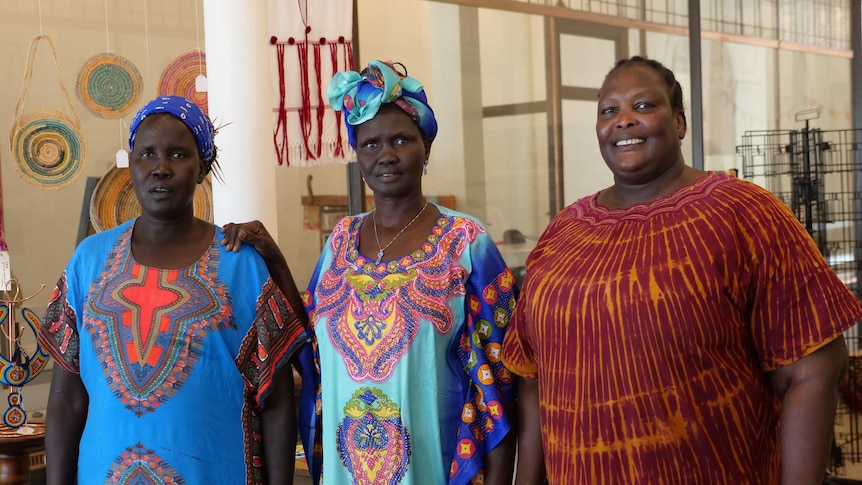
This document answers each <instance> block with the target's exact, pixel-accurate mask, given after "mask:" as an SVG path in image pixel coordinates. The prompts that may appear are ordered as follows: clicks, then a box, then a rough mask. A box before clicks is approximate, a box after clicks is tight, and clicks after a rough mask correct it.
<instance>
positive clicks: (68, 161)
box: [9, 110, 87, 189]
mask: <svg viewBox="0 0 862 485" xmlns="http://www.w3.org/2000/svg"><path fill="white" fill-rule="evenodd" d="M76 121H77V120H73V119H71V118H69V117H68V116H67V115H66V114H65V113H62V112H60V111H54V110H38V111H33V112H30V113H27V114H25V115H23V116H21V117H19V118H17V119H16V120H15V121H14V122H13V123H12V130H11V131H10V133H9V141H10V145H11V146H10V148H11V150H12V158H14V159H15V162H16V163H15V168H16V169H17V170H18V174H19V175H20V176H21V177H22V178H23V179H25V180H27V181H28V182H30V183H31V184H33V185H35V186H37V187H40V188H43V189H60V188H63V187H65V186H67V185H69V184H71V183H72V182H74V181H75V180H76V179H77V178H78V177H79V176H80V175H81V173H82V171H81V168H82V165H83V161H84V159H85V158H86V156H87V146H86V144H85V143H84V141H83V138H82V137H81V134H80V133H79V131H78V130H79V128H78V124H77V123H76Z"/></svg>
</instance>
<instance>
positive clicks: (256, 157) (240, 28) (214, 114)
mask: <svg viewBox="0 0 862 485" xmlns="http://www.w3.org/2000/svg"><path fill="white" fill-rule="evenodd" d="M204 25H205V32H206V56H207V78H208V79H207V81H208V85H209V93H208V100H207V101H208V104H209V115H210V118H211V119H212V120H213V122H214V123H215V125H216V127H217V128H218V127H219V126H221V127H222V128H221V129H220V130H219V132H218V135H216V138H215V141H216V146H218V161H219V165H220V166H221V170H222V175H223V179H224V181H223V182H219V181H218V180H216V179H215V178H214V179H213V210H214V213H215V222H216V224H219V225H223V224H225V223H228V222H245V221H250V220H254V219H258V220H260V221H261V222H263V223H264V225H265V226H266V228H267V229H268V230H269V233H270V234H272V236H273V237H274V238H277V237H278V219H277V210H276V209H277V207H276V185H275V176H276V174H275V170H276V163H275V152H274V148H273V141H272V130H273V122H272V105H271V94H270V93H271V90H270V75H269V73H270V67H269V57H268V56H269V37H268V36H267V31H268V28H269V27H268V23H267V2H265V1H262V0H253V1H243V2H240V1H236V0H204Z"/></svg>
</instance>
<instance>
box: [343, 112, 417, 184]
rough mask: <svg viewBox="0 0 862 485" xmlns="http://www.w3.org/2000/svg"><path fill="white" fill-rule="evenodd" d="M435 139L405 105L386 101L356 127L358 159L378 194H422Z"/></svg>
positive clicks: (366, 177) (367, 178) (361, 168)
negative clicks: (370, 116)
mask: <svg viewBox="0 0 862 485" xmlns="http://www.w3.org/2000/svg"><path fill="white" fill-rule="evenodd" d="M430 153H431V141H430V140H427V139H425V138H423V136H422V132H421V131H420V130H419V126H418V125H417V124H416V123H415V122H414V121H413V120H412V119H410V117H409V116H407V113H405V112H404V111H402V110H401V108H399V107H397V106H395V105H391V104H384V105H383V106H381V107H380V111H379V112H378V113H377V115H376V116H375V117H374V118H372V119H370V120H368V121H366V122H365V123H362V124H361V125H358V126H356V159H357V162H358V163H359V170H360V171H361V172H362V176H363V177H364V178H365V183H367V184H368V186H369V187H370V188H371V190H373V191H374V195H375V197H383V198H396V199H397V198H409V197H410V196H417V195H418V196H421V195H422V171H423V168H424V166H425V160H427V159H428V156H429V155H430Z"/></svg>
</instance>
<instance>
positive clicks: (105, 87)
mask: <svg viewBox="0 0 862 485" xmlns="http://www.w3.org/2000/svg"><path fill="white" fill-rule="evenodd" d="M143 84H144V83H143V80H142V78H141V73H140V72H138V69H137V68H136V67H135V66H134V64H132V63H131V61H129V60H128V59H126V58H125V57H121V56H118V55H114V54H98V55H95V56H93V57H91V58H90V59H88V60H87V62H85V63H84V67H83V68H81V72H80V73H79V74H78V84H77V85H76V89H75V90H76V92H77V93H78V97H79V98H80V99H81V101H82V102H83V103H84V106H86V107H87V109H88V110H90V112H91V113H93V114H94V115H96V116H98V117H100V118H122V117H123V116H125V115H126V114H128V113H129V112H130V111H132V110H133V109H134V108H135V104H136V103H137V102H138V100H139V99H140V98H141V91H142V90H143Z"/></svg>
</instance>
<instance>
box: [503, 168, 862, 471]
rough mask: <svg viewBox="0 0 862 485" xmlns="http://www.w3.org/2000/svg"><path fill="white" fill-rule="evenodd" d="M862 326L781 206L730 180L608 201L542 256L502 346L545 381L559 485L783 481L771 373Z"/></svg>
mask: <svg viewBox="0 0 862 485" xmlns="http://www.w3.org/2000/svg"><path fill="white" fill-rule="evenodd" d="M859 320H862V304H860V302H859V300H858V299H857V298H856V297H855V296H854V295H853V294H852V292H851V291H850V290H849V289H848V288H847V287H846V286H845V285H844V284H843V283H842V282H841V280H840V279H839V278H838V277H837V276H836V274H835V272H834V271H833V270H832V269H831V268H830V267H829V266H828V265H827V263H826V261H825V260H824V259H823V257H822V256H821V255H820V253H819V252H818V250H817V247H816V246H815V245H814V243H813V241H812V239H811V238H810V237H809V236H808V234H807V233H806V232H805V230H804V228H802V226H800V225H799V223H798V222H797V221H796V220H795V219H794V217H793V215H792V213H791V212H790V211H789V210H788V209H787V207H786V206H784V205H783V204H782V203H781V202H780V201H779V200H777V199H776V198H775V197H773V196H772V195H771V194H769V193H768V192H767V191H765V190H764V189H762V188H760V187H758V186H756V185H754V184H752V183H749V182H745V181H741V180H738V179H735V178H732V177H728V176H725V175H721V174H708V175H705V176H703V177H701V178H700V179H698V180H697V181H696V182H695V183H694V184H692V185H690V186H688V187H684V188H682V189H679V190H677V191H676V192H675V193H673V194H671V195H670V196H668V197H665V198H661V199H658V200H656V201H653V202H652V203H650V204H646V205H636V206H633V207H631V208H629V209H625V210H609V209H606V208H603V207H600V206H598V205H597V204H596V196H595V195H594V196H591V197H587V198H584V199H581V200H579V201H577V202H575V203H574V204H572V205H571V206H569V207H567V208H566V209H565V210H564V211H562V212H561V213H560V214H559V215H557V216H556V217H555V218H554V220H553V221H551V224H550V225H549V226H548V228H547V229H546V231H545V233H544V234H543V235H542V237H541V239H540V240H539V242H538V244H537V246H536V248H535V249H534V251H533V252H532V254H531V255H530V257H529V258H528V260H527V274H526V278H525V281H524V287H523V292H522V294H521V297H520V299H519V300H518V302H517V305H516V308H515V315H514V316H513V317H512V320H511V321H510V324H509V332H508V333H507V335H506V340H505V343H504V348H503V360H504V363H505V364H506V366H507V367H509V368H510V369H511V370H512V371H513V372H515V373H517V374H519V375H522V376H526V377H529V378H533V379H538V382H539V396H540V401H541V423H542V438H543V443H544V448H545V461H546V466H547V470H548V476H549V480H550V483H551V484H561V485H574V484H591V485H592V484H611V483H612V484H621V483H627V484H629V483H631V484H634V483H636V484H683V483H684V484H735V485H737V484H747V483H750V484H758V485H762V484H774V483H778V480H779V475H780V457H779V449H778V437H779V435H778V419H779V413H780V403H779V401H778V399H777V398H776V396H775V395H774V394H773V393H772V392H771V391H770V388H769V386H768V383H767V380H766V376H765V372H767V371H770V370H774V369H776V368H779V367H781V366H784V365H787V364H790V363H792V362H794V361H796V360H798V359H800V358H802V357H804V356H805V355H808V354H810V353H811V352H814V351H815V350H817V349H818V348H820V347H822V346H823V345H825V344H826V343H828V342H829V341H831V340H833V339H834V338H836V337H837V336H839V335H840V334H841V333H842V332H844V331H845V330H847V329H848V328H850V327H851V326H853V325H854V324H855V323H856V322H857V321H859Z"/></svg>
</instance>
